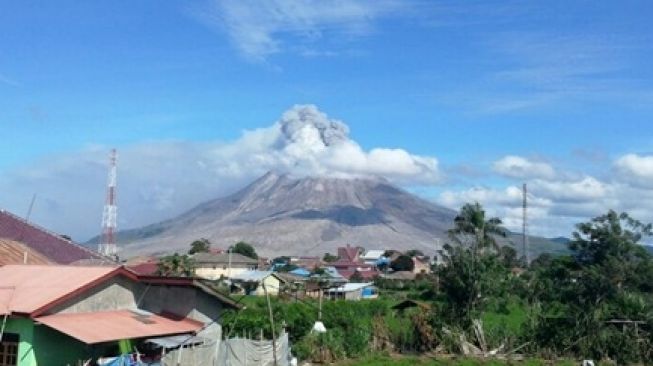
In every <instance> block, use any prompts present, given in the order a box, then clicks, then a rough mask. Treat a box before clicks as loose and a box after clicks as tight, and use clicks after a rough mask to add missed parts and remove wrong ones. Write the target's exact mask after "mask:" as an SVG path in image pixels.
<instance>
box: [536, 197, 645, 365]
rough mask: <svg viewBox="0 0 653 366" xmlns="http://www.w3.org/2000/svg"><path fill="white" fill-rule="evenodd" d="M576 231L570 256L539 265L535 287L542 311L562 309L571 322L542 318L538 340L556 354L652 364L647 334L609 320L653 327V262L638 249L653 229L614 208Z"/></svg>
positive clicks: (537, 333) (570, 245) (577, 227)
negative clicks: (565, 352) (558, 323)
mask: <svg viewBox="0 0 653 366" xmlns="http://www.w3.org/2000/svg"><path fill="white" fill-rule="evenodd" d="M576 229H577V231H576V232H574V233H573V238H572V240H571V241H570V242H569V244H568V245H569V249H570V250H571V255H569V256H563V257H559V258H554V259H553V260H551V261H550V263H548V264H546V263H538V266H535V267H534V269H536V270H537V272H536V282H535V284H534V289H535V290H536V291H535V294H536V296H537V297H536V299H537V300H539V301H540V302H541V303H542V304H543V305H542V306H541V307H542V308H543V309H557V312H558V313H563V314H565V315H566V316H567V317H568V319H570V320H569V321H568V322H567V323H565V324H563V325H562V326H554V325H552V323H551V322H550V321H547V320H546V319H544V320H541V321H540V322H539V323H538V325H537V328H536V329H537V331H536V333H535V335H536V341H537V342H538V344H540V345H541V346H543V347H547V348H549V349H552V350H556V349H565V350H571V351H572V352H573V353H575V354H582V355H584V356H587V357H593V358H604V357H610V358H613V359H616V360H617V361H618V363H620V364H630V363H638V362H642V361H644V360H647V359H648V358H647V356H645V355H646V354H647V353H649V352H651V349H650V344H649V345H648V346H647V343H646V342H642V339H643V337H646V336H644V335H643V333H640V332H638V331H637V330H636V329H635V330H633V329H632V328H629V329H630V330H628V329H627V328H626V325H623V324H622V325H619V324H617V325H615V324H611V323H610V322H611V321H613V320H616V321H621V320H625V321H641V322H647V323H649V324H650V323H653V315H652V314H653V306H651V303H650V300H647V299H650V296H651V290H652V288H651V286H650V283H651V282H652V281H653V261H652V259H651V256H650V254H648V253H647V252H646V251H645V250H644V248H642V247H641V245H639V243H640V241H641V240H642V239H643V238H644V237H646V236H650V235H651V225H650V224H647V225H645V224H642V223H641V222H639V221H637V220H634V219H633V218H631V217H630V216H629V215H628V214H626V213H621V214H618V213H616V212H615V211H612V210H610V211H609V212H608V213H607V214H605V215H602V216H598V217H596V218H594V219H592V220H590V221H589V222H585V223H580V224H578V225H576ZM554 315H555V314H554ZM647 347H649V348H647Z"/></svg>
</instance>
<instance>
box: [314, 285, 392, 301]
mask: <svg viewBox="0 0 653 366" xmlns="http://www.w3.org/2000/svg"><path fill="white" fill-rule="evenodd" d="M324 296H325V298H327V299H330V300H366V299H376V298H377V297H379V294H378V290H377V289H376V287H375V286H374V284H373V283H371V282H367V283H345V284H343V285H342V286H339V287H334V288H329V289H326V290H324Z"/></svg>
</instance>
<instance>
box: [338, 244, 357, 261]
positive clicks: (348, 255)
mask: <svg viewBox="0 0 653 366" xmlns="http://www.w3.org/2000/svg"><path fill="white" fill-rule="evenodd" d="M358 255H359V251H358V248H356V247H352V246H350V245H349V244H347V246H346V247H340V248H338V258H339V259H340V260H341V261H346V262H358Z"/></svg>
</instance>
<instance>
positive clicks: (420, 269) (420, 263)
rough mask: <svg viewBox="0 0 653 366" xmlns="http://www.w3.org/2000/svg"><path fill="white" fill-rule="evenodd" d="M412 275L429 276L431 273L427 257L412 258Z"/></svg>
mask: <svg viewBox="0 0 653 366" xmlns="http://www.w3.org/2000/svg"><path fill="white" fill-rule="evenodd" d="M413 264H414V267H413V273H414V274H416V275H417V274H429V273H431V263H430V262H429V260H428V258H427V257H417V256H415V257H413Z"/></svg>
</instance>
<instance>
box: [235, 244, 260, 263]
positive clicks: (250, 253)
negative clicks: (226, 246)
mask: <svg viewBox="0 0 653 366" xmlns="http://www.w3.org/2000/svg"><path fill="white" fill-rule="evenodd" d="M231 252H232V253H238V254H242V255H244V256H245V257H250V258H253V259H258V254H256V250H255V249H254V247H253V246H252V245H250V244H249V243H245V242H244V241H239V242H238V243H236V244H234V246H232V247H231Z"/></svg>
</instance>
